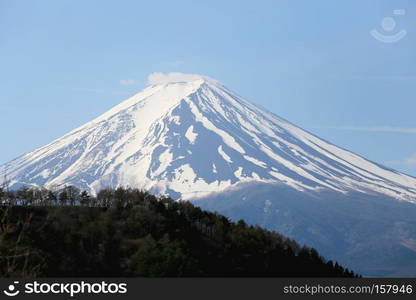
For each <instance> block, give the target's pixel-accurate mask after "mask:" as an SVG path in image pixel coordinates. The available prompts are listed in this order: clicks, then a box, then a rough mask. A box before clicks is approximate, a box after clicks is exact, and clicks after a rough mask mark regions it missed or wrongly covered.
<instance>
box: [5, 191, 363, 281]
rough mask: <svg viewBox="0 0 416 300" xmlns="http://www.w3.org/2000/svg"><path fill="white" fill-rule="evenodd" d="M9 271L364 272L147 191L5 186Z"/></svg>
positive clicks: (142, 274)
mask: <svg viewBox="0 0 416 300" xmlns="http://www.w3.org/2000/svg"><path fill="white" fill-rule="evenodd" d="M0 204H1V205H0V276H1V277H40V276H50V277H77V276H83V277H84V276H95V277H103V276H104V277H105V276H110V277H180V276H187V277H207V276H210V277H212V276H227V277H228V276H233V277H241V276H250V277H270V276H273V277H357V274H355V273H354V272H353V271H350V270H348V269H346V268H343V267H342V266H340V265H339V264H338V263H336V262H335V263H334V262H332V261H327V260H325V259H324V258H323V257H322V256H320V255H319V253H318V252H317V251H316V250H315V249H313V248H309V247H306V246H300V245H298V244H297V243H296V242H295V241H294V240H292V239H289V238H287V237H284V236H282V235H281V234H279V233H276V232H271V231H268V230H265V229H263V228H261V227H259V226H249V225H247V224H246V223H245V222H244V221H243V220H240V221H238V222H232V221H230V220H229V219H228V218H226V217H224V216H222V215H220V214H218V213H214V212H208V211H205V210H202V209H201V208H199V207H197V206H194V205H193V204H192V203H190V202H187V201H174V200H172V199H170V198H169V197H164V196H159V197H156V196H154V195H152V194H150V193H148V192H147V191H143V190H139V189H127V188H117V189H104V190H101V191H100V192H99V193H98V194H97V196H91V195H89V194H88V193H87V192H86V191H80V190H79V189H77V188H75V187H73V186H68V187H65V188H63V189H62V190H59V191H51V190H48V189H46V188H27V187H26V188H21V189H19V190H14V191H8V190H7V189H4V188H0Z"/></svg>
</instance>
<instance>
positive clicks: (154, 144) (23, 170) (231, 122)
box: [0, 74, 416, 203]
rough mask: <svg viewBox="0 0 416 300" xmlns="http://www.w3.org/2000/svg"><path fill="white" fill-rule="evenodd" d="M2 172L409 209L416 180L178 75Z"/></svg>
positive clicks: (187, 192) (46, 180)
mask: <svg viewBox="0 0 416 300" xmlns="http://www.w3.org/2000/svg"><path fill="white" fill-rule="evenodd" d="M165 79H166V78H165ZM5 172H6V175H7V177H8V178H9V180H10V184H11V186H18V185H37V186H47V187H53V186H56V187H60V186H63V185H75V186H78V187H80V188H82V189H86V190H89V191H91V192H94V191H98V190H99V189H101V188H105V187H117V186H130V187H139V188H144V189H148V190H151V191H153V192H156V193H164V194H170V195H171V196H173V197H176V198H179V197H181V198H183V199H189V198H196V197H202V196H206V195H208V194H210V193H212V192H221V191H224V190H228V189H230V188H233V187H235V186H237V185H238V184H240V183H242V182H263V183H278V184H283V185H287V186H288V187H290V188H292V189H295V190H298V191H311V192H321V191H325V190H330V191H335V192H338V193H342V194H346V193H349V192H351V191H355V192H357V191H358V192H362V193H368V194H374V193H376V194H383V195H386V196H388V197H392V198H396V199H400V200H406V201H410V202H415V203H416V178H413V177H410V176H407V175H404V174H401V173H399V172H396V171H393V170H391V169H388V168H385V167H383V166H381V165H378V164H376V163H373V162H371V161H368V160H366V159H364V158H362V157H360V156H358V155H356V154H354V153H352V152H350V151H347V150H344V149H341V148H339V147H337V146H335V145H333V144H331V143H329V142H326V141H324V140H322V139H320V138H318V137H316V136H314V135H313V134H310V133H309V132H307V131H305V130H303V129H301V128H299V127H297V126H295V125H293V124H291V123H289V122H287V121H285V120H284V119H282V118H280V117H278V116H276V115H274V114H272V113H270V112H268V111H266V110H265V109H263V108H260V107H258V106H255V105H253V104H252V103H250V102H248V101H247V100H245V99H244V98H242V97H240V96H238V95H237V94H236V93H234V92H232V91H230V90H229V89H227V88H226V87H224V86H223V85H221V84H220V83H218V82H217V81H215V80H212V79H210V78H207V77H204V76H197V75H188V76H185V75H184V74H176V76H175V74H171V75H170V77H168V78H167V79H166V80H159V82H157V84H153V85H151V86H149V87H147V88H146V89H144V90H143V91H141V92H139V93H137V94H136V95H134V96H133V97H131V98H129V99H127V100H126V101H124V102H122V103H120V104H119V105H117V106H115V107H114V108H113V109H111V110H109V111H108V112H106V113H104V114H103V115H101V116H99V117H98V118H96V119H95V120H93V121H91V122H89V123H87V124H85V125H84V126H82V127H80V128H78V129H75V130H73V131H71V132H70V133H68V134H66V135H65V136H63V137H62V138H59V139H57V140H55V141H53V142H52V143H50V144H48V145H46V146H44V147H42V148H39V149H37V150H35V151H33V152H30V153H27V154H25V155H23V156H21V157H19V158H17V159H15V160H13V161H11V162H10V163H8V164H6V165H5V166H2V167H1V168H0V176H1V178H3V176H4V175H5Z"/></svg>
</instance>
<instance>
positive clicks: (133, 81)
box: [120, 79, 137, 85]
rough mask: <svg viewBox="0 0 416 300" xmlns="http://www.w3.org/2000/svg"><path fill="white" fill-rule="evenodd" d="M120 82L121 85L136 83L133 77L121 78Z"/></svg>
mask: <svg viewBox="0 0 416 300" xmlns="http://www.w3.org/2000/svg"><path fill="white" fill-rule="evenodd" d="M120 84H121V85H136V84H137V80H134V79H121V80H120Z"/></svg>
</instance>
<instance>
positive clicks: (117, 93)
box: [74, 88, 131, 95]
mask: <svg viewBox="0 0 416 300" xmlns="http://www.w3.org/2000/svg"><path fill="white" fill-rule="evenodd" d="M74 90H76V91H81V92H90V93H97V94H108V95H130V94H131V93H128V92H123V91H111V90H102V89H91V88H74Z"/></svg>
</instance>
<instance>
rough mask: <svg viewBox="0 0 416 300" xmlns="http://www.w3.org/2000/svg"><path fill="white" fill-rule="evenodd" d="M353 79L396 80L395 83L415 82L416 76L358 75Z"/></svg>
mask: <svg viewBox="0 0 416 300" xmlns="http://www.w3.org/2000/svg"><path fill="white" fill-rule="evenodd" d="M352 78H353V79H357V80H394V81H413V80H416V76H415V75H392V76H385V75H357V76H353V77H352Z"/></svg>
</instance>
